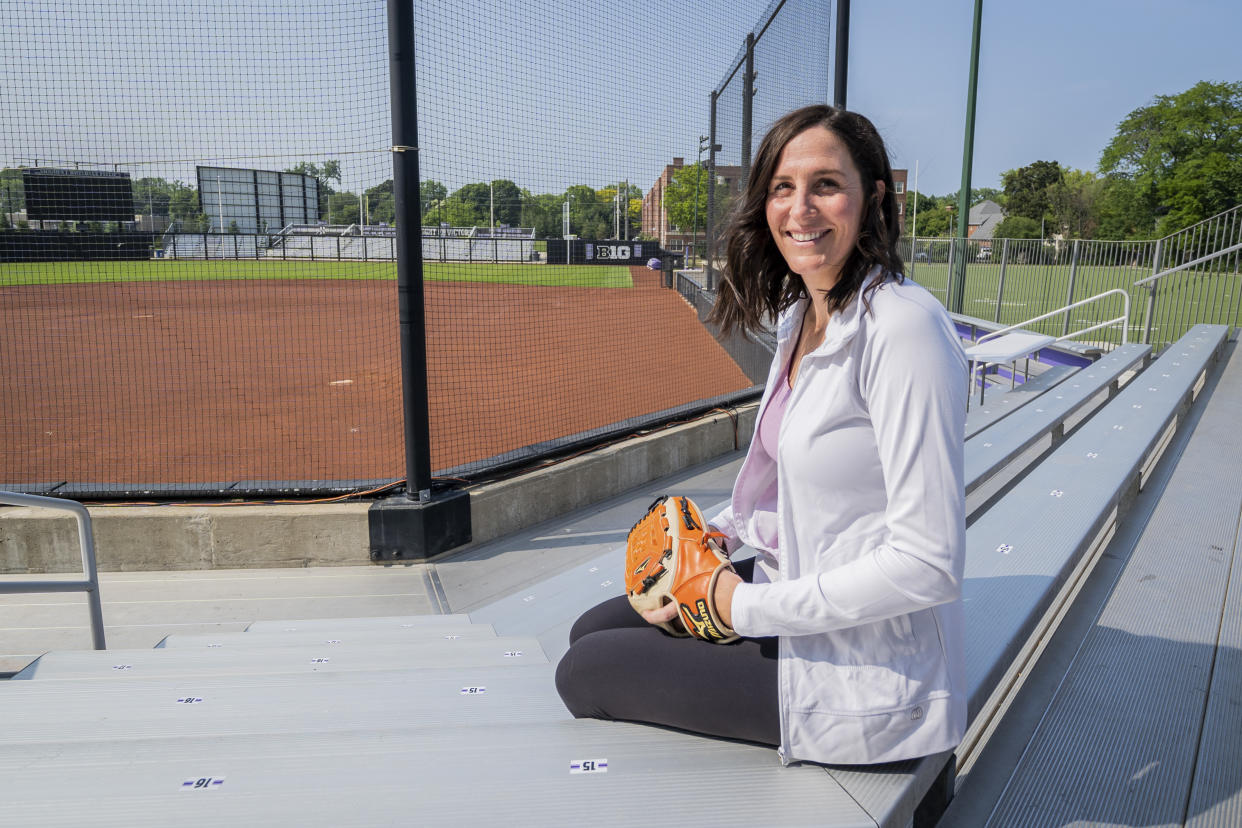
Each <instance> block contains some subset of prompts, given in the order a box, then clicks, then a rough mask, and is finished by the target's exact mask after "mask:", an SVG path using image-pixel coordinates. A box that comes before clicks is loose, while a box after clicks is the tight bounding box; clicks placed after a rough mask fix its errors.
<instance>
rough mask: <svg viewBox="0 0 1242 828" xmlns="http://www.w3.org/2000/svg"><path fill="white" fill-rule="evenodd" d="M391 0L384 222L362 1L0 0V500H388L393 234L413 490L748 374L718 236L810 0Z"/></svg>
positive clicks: (808, 75) (772, 107)
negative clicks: (409, 270)
mask: <svg viewBox="0 0 1242 828" xmlns="http://www.w3.org/2000/svg"><path fill="white" fill-rule="evenodd" d="M395 1H396V0H393V2H395ZM414 6H415V8H414V15H415V23H414V27H413V28H414V32H413V47H414V48H413V54H414V62H415V66H416V73H417V95H416V101H410V100H404V101H401V102H400V104H401V105H414V106H416V110H415V111H416V113H417V130H418V139H419V140H418V146H417V147H403V148H396V149H397V150H399V151H413V152H417V153H418V163H419V193H420V198H419V199H418V204H415V205H404V208H405V209H404V212H399V210H401V209H402V208H403V205H402V204H398V199H396V198H394V184H393V178H394V172H393V169H394V159H393V156H394V154H395V152H394V146H393V119H392V109H393V103H392V101H391V99H390V94H391V93H390V60H391V58H392V55H393V48H394V47H393V44H394V43H396V42H398V41H399V40H400V38H394V34H401V33H394V32H392V31H390V29H389V25H390V24H389V19H390V17H389V9H388V8H387V6H386V4H385V3H383V2H380V1H379V0H368V2H341V0H333V2H323V1H322V0H300V2H296V3H295V2H291V0H271V2H263V3H259V4H248V5H247V4H242V5H238V4H231V5H230V4H224V5H220V4H216V5H214V6H213V5H206V6H193V5H186V4H183V3H178V4H172V3H164V2H153V3H141V4H133V3H122V2H119V0H97V1H96V2H89V0H81V1H80V2H65V1H64V0H45V2H38V3H33V2H29V3H28V2H18V3H14V4H10V7H9V8H8V10H7V12H6V22H5V27H4V29H3V32H0V53H2V55H0V56H2V59H3V61H4V63H5V65H6V66H9V67H11V69H12V72H11V81H12V82H9V83H6V84H4V85H3V87H2V88H0V375H2V377H3V381H4V386H5V390H4V393H3V395H0V488H3V489H10V490H17V491H26V492H34V493H45V494H54V495H63V496H68V497H78V498H93V497H123V498H136V497H171V498H184V497H201V496H212V497H254V496H273V495H279V494H307V495H308V494H326V493H331V494H342V493H360V492H367V491H378V490H383V489H385V488H390V487H393V486H395V485H399V484H400V483H401V482H402V481H403V479H404V477H405V473H406V472H405V468H406V467H405V453H404V451H405V450H404V437H403V428H404V426H403V423H404V422H405V417H406V416H407V412H406V411H405V410H404V408H403V405H404V404H403V394H402V372H401V348H400V338H399V329H400V325H399V313H398V279H397V273H398V263H397V256H398V247H399V244H398V242H399V240H400V239H401V238H403V237H402V236H400V235H399V234H406V233H410V232H412V230H411V228H413V227H416V226H417V227H418V228H419V229H417V230H416V231H413V232H416V233H417V234H418V236H417V237H418V238H420V239H421V253H422V261H421V267H420V268H419V273H421V278H422V284H423V291H422V303H423V307H424V309H425V314H424V316H425V326H424V330H423V331H422V332H421V335H422V336H423V337H424V338H425V342H426V350H427V356H426V370H425V380H426V386H427V403H428V404H427V409H428V410H427V411H426V412H421V411H413V412H409V416H412V417H413V418H414V419H416V420H419V421H420V422H423V423H425V424H426V426H427V427H428V428H429V432H430V445H431V467H432V469H433V473H434V474H435V475H436V476H437V477H438V478H442V479H455V478H468V477H477V476H480V475H482V474H486V473H489V472H492V471H495V470H497V469H499V468H502V467H507V466H512V465H514V464H516V463H521V462H528V461H530V460H532V459H537V458H540V457H544V456H547V455H549V454H552V453H558V452H564V451H566V450H568V449H571V448H573V447H576V446H579V445H585V444H587V443H589V442H590V441H593V440H595V441H598V440H599V439H603V438H607V437H610V436H618V435H623V434H626V433H631V432H633V431H636V430H639V429H642V428H646V427H649V426H651V425H653V424H655V423H658V422H667V421H669V420H670V419H676V418H678V417H684V416H690V415H692V414H695V413H697V412H701V411H705V410H709V409H711V408H712V407H713V406H720V405H727V404H730V403H732V402H736V401H737V400H739V399H742V398H744V397H746V396H747V395H753V394H754V393H755V391H756V388H757V386H758V384H759V383H761V382H762V381H763V377H762V376H759V375H758V374H759V373H760V372H759V371H757V370H756V369H755V365H756V364H758V363H761V362H762V360H756V359H754V355H753V353H751V354H748V353H746V351H745V346H744V345H743V344H741V343H737V342H733V343H728V342H726V343H721V342H719V341H717V340H716V339H715V338H714V337H713V336H712V333H711V331H709V330H708V329H707V328H706V327H705V325H704V324H703V322H702V321H701V317H702V316H703V315H704V312H705V308H706V307H708V306H709V305H710V301H711V288H712V287H713V285H712V282H711V280H712V276H713V267H718V259H717V260H713V253H714V251H718V249H722V247H721V246H720V245H718V244H717V243H716V239H717V237H718V236H719V230H720V225H721V222H722V221H723V218H724V216H725V215H726V214H727V211H728V209H729V206H730V204H731V202H732V200H733V199H734V198H735V197H736V195H737V193H738V188H739V186H740V185H741V183H742V182H743V181H744V179H745V173H746V165H747V163H748V159H749V157H750V150H749V149H748V147H749V146H754V145H756V144H757V143H758V140H759V138H760V137H761V136H762V134H763V132H764V130H765V129H766V127H767V125H768V124H770V123H771V121H772V120H773V119H775V118H776V117H778V116H779V115H780V114H782V113H784V112H786V111H788V110H790V109H792V108H795V107H797V106H800V105H803V104H807V103H814V102H823V101H825V100H826V99H827V96H828V86H829V75H830V63H829V54H828V52H829V43H830V40H831V37H830V34H831V33H830V18H831V9H830V7H829V4H826V3H823V2H822V1H821V2H813V1H812V0H771V2H768V0H763V2H759V0H739V2H735V3H730V4H720V3H713V2H708V0H688V2H681V3H671V4H670V3H664V2H657V0H635V2H631V3H628V4H624V5H623V6H617V5H616V4H612V3H604V2H599V0H585V2H575V3H565V2H557V1H555V0H549V1H544V0H539V1H538V2H536V1H535V0H531V2H512V3H492V2H482V0H451V2H450V0H426V1H425V2H418V3H416V4H414ZM405 34H407V35H408V33H405ZM411 247H413V246H412V245H411ZM414 249H419V248H414ZM716 255H717V256H718V252H717V253H716Z"/></svg>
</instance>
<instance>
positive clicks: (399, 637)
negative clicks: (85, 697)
mask: <svg viewBox="0 0 1242 828" xmlns="http://www.w3.org/2000/svg"><path fill="white" fill-rule="evenodd" d="M495 637H496V630H495V629H493V628H492V625H491V624H428V625H422V626H410V627H407V628H396V629H391V628H384V629H369V628H366V627H355V628H352V629H351V628H340V627H337V628H330V629H326V630H292V631H289V632H276V631H271V632H231V633H208V634H197V633H195V634H192V633H174V634H172V635H168V636H165V637H164V638H163V639H162V640H161V641H160V642H159V643H158V644H156V645H155V646H156V647H158V648H165V649H183V648H192V649H214V648H217V647H219V648H225V649H245V648H264V647H289V646H311V645H315V644H329V645H333V646H335V645H339V644H345V645H352V644H381V643H393V644H399V643H401V642H403V641H435V640H438V639H444V640H453V639H457V638H495Z"/></svg>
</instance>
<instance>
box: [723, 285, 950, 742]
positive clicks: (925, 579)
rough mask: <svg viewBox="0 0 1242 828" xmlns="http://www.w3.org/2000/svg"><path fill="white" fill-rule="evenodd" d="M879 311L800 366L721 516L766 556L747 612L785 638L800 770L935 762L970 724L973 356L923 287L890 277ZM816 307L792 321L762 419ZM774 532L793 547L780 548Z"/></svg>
mask: <svg viewBox="0 0 1242 828" xmlns="http://www.w3.org/2000/svg"><path fill="white" fill-rule="evenodd" d="M873 275H874V272H873V274H872V276H873ZM872 276H868V279H867V281H868V282H869V281H870V279H871V278H872ZM870 303H871V309H870V312H866V311H865V310H864V307H863V304H862V301H861V299H860V298H857V297H856V298H855V299H854V301H853V302H851V303H850V304H849V305H848V306H847V307H846V308H844V309H843V310H842V311H840V312H839V313H836V314H834V315H833V317H832V318H831V320H830V321H829V324H828V328H827V332H826V334H825V337H824V341H823V343H822V344H821V345H820V346H819V347H818V348H816V349H815V350H814V351H813V352H811V353H809V354H807V355H806V356H805V357H804V358H803V361H802V364H801V365H800V366H799V370H798V378H797V383H796V385H795V386H794V388H793V390H792V391H791V393H790V397H789V400H788V402H787V403H786V409H785V415H784V419H783V420H782V423H781V427H780V432H779V433H780V437H779V449H778V454H779V455H780V462H779V463H777V462H776V461H774V460H773V459H772V458H771V457H770V456H769V455H768V453H767V452H766V451H764V449H763V447H762V445H761V441H760V440H759V439H758V435H757V434H756V436H755V438H754V439H752V440H751V444H750V449H749V451H748V452H747V455H746V459H745V461H744V462H743V464H742V468H741V471H740V472H739V473H738V478H737V481H736V483H735V484H734V487H733V496H732V499H731V502H730V504H729V506H727V507H726V508H725V509H724V510H722V511H721V512H720V513H719V514H717V515H716V516H714V517H713V518H711V520H710V521H709V523H711V524H712V525H713V526H715V527H716V528H717V529H718V530H720V531H721V532H723V533H724V534H725V535H726V536H727V537H728V538H729V543H728V548H729V550H731V551H733V550H736V549H737V547H738V546H739V545H740V543H746V544H747V545H749V546H751V547H752V548H754V549H756V550H757V551H758V552H759V556H758V560H757V566H756V568H755V579H754V580H755V582H754V583H753V584H740V585H738V587H737V590H736V591H735V592H734V593H733V603H732V620H733V626H734V628H735V629H736V630H737V631H738V632H739V633H741V634H742V635H745V636H780V648H779V651H780V656H779V661H778V667H779V680H780V683H779V687H780V719H781V758H782V761H784V762H786V763H788V762H792V761H799V760H809V761H814V762H823V763H831V764H870V763H874V762H891V761H895V760H900V759H909V758H913V757H917V756H925V755H928V754H932V753H938V752H940V751H943V750H948V749H950V748H952V747H954V746H955V745H957V744H958V743H959V742H960V741H961V739H962V736H963V734H964V733H965V728H966V680H965V653H964V644H963V622H962V605H961V584H962V571H963V566H964V553H965V515H964V512H965V507H964V499H965V498H964V494H963V471H962V467H963V456H962V455H963V442H964V438H963V432H964V423H965V419H966V395H967V383H966V380H967V368H966V357H965V354H964V352H963V350H962V345H961V341H960V339H959V338H958V336H957V333H956V331H955V329H954V327H953V323H952V321H951V320H950V318H949V316H948V314H947V313H946V312H945V310H944V308H942V307H941V305H940V303H939V302H938V301H936V299H935V298H934V297H932V296H931V294H929V293H928V292H927V291H926V290H924V289H923V288H922V287H919V286H918V285H916V284H914V283H913V282H911V281H909V280H906V281H905V282H904V283H897V282H896V281H894V280H892V279H889V280H888V281H886V282H885V283H884V284H883V285H882V286H881V287H880V288H879V289H878V290H876V291H875V292H874V293H872V295H871V299H870ZM806 304H807V303H806V300H803V301H802V302H799V303H796V304H795V305H794V306H793V307H791V308H789V309H788V310H787V311H786V312H785V313H783V314H781V318H780V320H779V321H778V326H777V342H778V348H777V354H776V357H775V358H774V360H773V362H772V369H771V372H770V373H769V376H768V383H767V390H766V391H765V393H764V397H763V402H762V403H761V405H760V409H759V415H758V418H757V419H756V427H758V424H759V423H760V422H762V418H763V413H764V411H765V410H766V408H767V403H768V400H769V398H770V397H771V395H772V391H773V389H774V388H775V387H776V384H777V383H779V382H784V381H785V375H784V374H783V369H784V368H785V366H786V365H787V364H788V361H789V357H790V354H791V353H792V349H793V347H794V340H795V339H796V336H797V332H798V330H799V326H800V324H801V320H802V315H803V313H804V310H805V308H806ZM773 527H775V529H776V531H775V532H773V531H772V528H773ZM774 536H776V537H779V541H778V543H777V546H778V549H776V550H772V549H765V548H764V547H763V545H762V541H761V540H760V539H770V538H772V537H774Z"/></svg>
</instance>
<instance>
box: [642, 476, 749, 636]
mask: <svg viewBox="0 0 1242 828" xmlns="http://www.w3.org/2000/svg"><path fill="white" fill-rule="evenodd" d="M706 527H707V523H706V521H704V520H703V514H702V512H700V511H699V507H698V506H695V505H694V501H692V500H690V498H688V497H670V496H668V495H664V496H662V497H660V498H658V499H657V500H656V502H655V503H653V504H651V508H649V509H648V510H647V514H645V515H643V516H642V518H641V519H640V520H639V521H638V523H635V524H634V528H633V529H631V530H630V535H629V538H628V539H627V541H626V549H625V593H626V595H627V596H628V597H629V599H630V605H631V606H633V607H634V609H635V610H636V611H638V612H640V613H641V612H644V611H646V610H653V609H659V608H660V607H662V606H664V605H665V604H667V603H669V602H675V603H676V604H677V609H678V612H677V618H676V620H674V621H673V622H670V623H665V624H660V625H659V626H660V627H661V628H662V629H664V630H666V631H667V632H669V633H671V634H673V635H676V636H686V635H693V636H694V637H695V638H702V639H703V640H704V641H711V642H714V643H717V644H725V643H728V642H730V641H736V640H737V639H738V638H740V637H741V636H739V635H738V634H737V633H735V632H734V631H733V630H731V629H729V628H728V627H726V626H725V625H724V623H723V622H722V621H721V620H720V613H719V612H717V611H716V603H715V600H714V597H713V595H714V593H715V590H716V579H717V578H719V577H720V573H721V572H724V571H725V570H728V571H730V572H732V571H733V564H731V563H730V562H729V558H728V556H727V555H725V554H724V553H723V552H721V551H720V547H719V546H718V545H717V542H716V539H718V538H723V537H724V536H723V535H721V534H720V533H719V532H713V531H710V530H708V529H707V528H706Z"/></svg>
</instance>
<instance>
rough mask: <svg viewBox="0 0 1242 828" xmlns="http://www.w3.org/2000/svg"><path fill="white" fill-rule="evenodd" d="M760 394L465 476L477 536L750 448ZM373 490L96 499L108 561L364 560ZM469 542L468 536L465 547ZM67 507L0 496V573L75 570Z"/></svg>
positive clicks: (77, 561) (167, 565) (114, 565)
mask: <svg viewBox="0 0 1242 828" xmlns="http://www.w3.org/2000/svg"><path fill="white" fill-rule="evenodd" d="M757 408H758V404H757V403H751V404H748V405H745V406H741V407H739V408H737V409H734V410H732V411H731V412H729V413H725V412H723V411H722V412H718V413H713V414H710V415H708V416H705V417H702V418H700V419H698V420H695V421H693V422H690V423H685V424H682V425H677V426H673V427H671V428H667V429H664V430H662V431H659V432H655V433H652V434H647V435H644V436H641V437H637V438H634V439H630V440H626V441H624V442H620V443H616V444H614V445H610V446H607V447H604V448H601V449H598V450H596V451H593V452H590V453H588V454H584V455H581V456H579V457H575V458H573V459H570V460H566V461H564V462H562V463H558V464H556V465H552V466H549V467H547V468H544V469H539V470H537V471H533V472H529V473H527V474H523V475H519V476H516V477H512V478H509V479H507V480H502V481H498V482H494V483H485V484H480V485H476V486H473V487H470V488H469V489H468V491H469V492H470V498H471V504H470V508H471V523H472V532H473V537H474V540H473V542H472V543H474V544H479V543H484V542H486V541H489V540H492V539H494V538H498V537H502V536H504V535H506V534H509V533H511V532H515V531H517V530H518V529H521V528H523V527H525V526H530V525H532V524H535V523H538V522H540V521H543V520H548V519H550V518H553V517H556V516H557V515H559V514H563V513H565V512H569V511H572V510H574V509H579V508H582V507H584V506H588V505H590V504H592V503H597V502H599V501H601V500H605V499H607V498H609V497H612V496H614V495H617V494H619V493H621V492H623V491H626V490H627V489H630V488H633V487H635V486H639V485H642V484H643V483H646V482H648V481H651V480H654V479H656V478H659V477H663V476H666V475H669V474H673V473H675V472H677V471H680V470H681V469H684V468H687V467H690V466H694V465H697V464H699V463H704V462H707V461H709V460H712V459H714V458H716V457H720V456H722V455H725V454H729V453H731V452H733V451H734V450H735V449H738V448H745V447H746V446H747V445H748V444H749V442H750V437H751V434H752V433H753V432H754V428H755V413H756V410H757ZM369 505H370V504H369V503H368V502H360V503H312V504H293V505H289V504H281V505H264V506H231V505H227V504H222V505H215V506H172V505H170V506H92V507H90V513H91V521H92V524H93V526H94V535H95V545H96V557H97V560H98V564H99V568H100V570H102V571H105V572H122V571H149V570H170V569H246V568H271V567H303V566H359V565H363V564H368V563H370V556H369V551H370V537H369V531H368V526H367V510H368V508H369ZM463 548H464V547H463ZM80 571H81V552H80V547H79V545H78V537H77V526H76V524H75V522H74V520H73V518H72V517H70V516H67V515H62V514H61V513H57V512H51V511H48V510H46V509H33V508H27V507H0V574H39V573H52V572H80Z"/></svg>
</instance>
